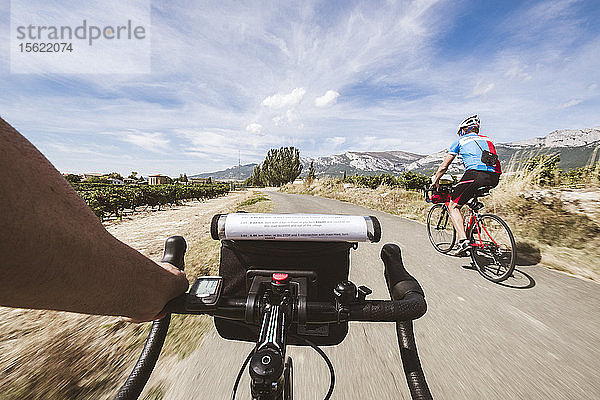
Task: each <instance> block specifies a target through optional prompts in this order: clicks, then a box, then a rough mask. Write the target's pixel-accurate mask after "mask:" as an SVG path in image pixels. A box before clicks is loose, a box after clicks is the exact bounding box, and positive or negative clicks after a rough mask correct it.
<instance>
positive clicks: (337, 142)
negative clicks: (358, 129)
mask: <svg viewBox="0 0 600 400" xmlns="http://www.w3.org/2000/svg"><path fill="white" fill-rule="evenodd" d="M326 142H327V143H328V144H330V145H332V146H333V147H339V146H341V145H343V144H344V143H346V138H345V137H343V136H335V137H331V138H327V139H326Z"/></svg>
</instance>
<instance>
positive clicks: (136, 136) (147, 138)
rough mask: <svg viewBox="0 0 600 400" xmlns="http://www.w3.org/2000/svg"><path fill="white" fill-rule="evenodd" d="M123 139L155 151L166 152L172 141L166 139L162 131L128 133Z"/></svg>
mask: <svg viewBox="0 0 600 400" xmlns="http://www.w3.org/2000/svg"><path fill="white" fill-rule="evenodd" d="M121 140H123V141H124V142H127V143H131V144H134V145H136V146H140V147H141V148H143V149H145V150H148V151H151V152H155V153H164V152H165V151H166V150H167V148H168V146H169V142H170V141H169V139H166V138H165V137H164V136H163V135H162V134H161V133H151V132H147V133H142V132H140V133H127V134H125V135H124V136H123V137H122V138H121Z"/></svg>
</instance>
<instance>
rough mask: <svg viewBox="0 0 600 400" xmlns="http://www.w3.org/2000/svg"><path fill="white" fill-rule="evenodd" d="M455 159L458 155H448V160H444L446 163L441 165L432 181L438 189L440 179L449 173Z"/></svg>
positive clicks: (443, 162)
mask: <svg viewBox="0 0 600 400" xmlns="http://www.w3.org/2000/svg"><path fill="white" fill-rule="evenodd" d="M455 157H456V154H447V155H446V158H444V161H442V164H441V165H440V167H439V168H438V170H437V172H436V173H435V175H434V176H433V178H432V179H431V182H432V183H433V184H434V185H435V186H436V187H439V185H440V183H439V182H440V178H441V177H442V175H444V174H445V173H446V171H448V167H449V166H450V164H452V161H454V158H455Z"/></svg>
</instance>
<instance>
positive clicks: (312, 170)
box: [304, 161, 317, 185]
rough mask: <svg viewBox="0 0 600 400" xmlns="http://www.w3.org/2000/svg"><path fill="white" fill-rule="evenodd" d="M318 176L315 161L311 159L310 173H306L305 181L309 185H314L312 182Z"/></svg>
mask: <svg viewBox="0 0 600 400" xmlns="http://www.w3.org/2000/svg"><path fill="white" fill-rule="evenodd" d="M316 178H317V174H316V172H315V165H314V161H311V162H310V166H309V167H308V175H306V178H305V179H304V183H306V184H307V185H312V183H313V182H314V181H315V179H316Z"/></svg>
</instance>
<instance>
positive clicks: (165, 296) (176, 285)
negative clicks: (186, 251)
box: [122, 262, 189, 323]
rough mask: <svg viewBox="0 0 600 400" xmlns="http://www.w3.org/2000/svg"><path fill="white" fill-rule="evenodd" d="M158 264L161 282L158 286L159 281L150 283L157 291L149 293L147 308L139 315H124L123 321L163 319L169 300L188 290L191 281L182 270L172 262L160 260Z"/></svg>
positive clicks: (137, 321) (138, 321)
mask: <svg viewBox="0 0 600 400" xmlns="http://www.w3.org/2000/svg"><path fill="white" fill-rule="evenodd" d="M156 265H157V268H161V270H160V271H159V273H160V275H161V277H160V281H161V282H160V284H159V285H158V286H157V285H156V284H157V283H159V282H152V283H151V284H149V287H154V288H155V289H154V290H155V293H149V297H148V301H147V303H148V304H147V309H146V310H143V311H142V312H140V313H138V315H135V316H132V317H123V318H122V319H123V321H126V322H134V323H140V322H149V321H155V320H159V319H162V318H164V316H165V315H166V314H165V313H164V312H162V310H163V309H164V307H165V305H166V304H167V302H169V300H171V299H174V298H175V297H177V296H179V295H181V294H183V293H185V292H186V291H187V289H188V286H189V282H188V280H187V278H186V276H185V273H184V272H183V271H182V270H180V269H179V268H177V267H175V266H174V265H172V264H170V263H164V262H160V263H156ZM165 272H166V274H165Z"/></svg>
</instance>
